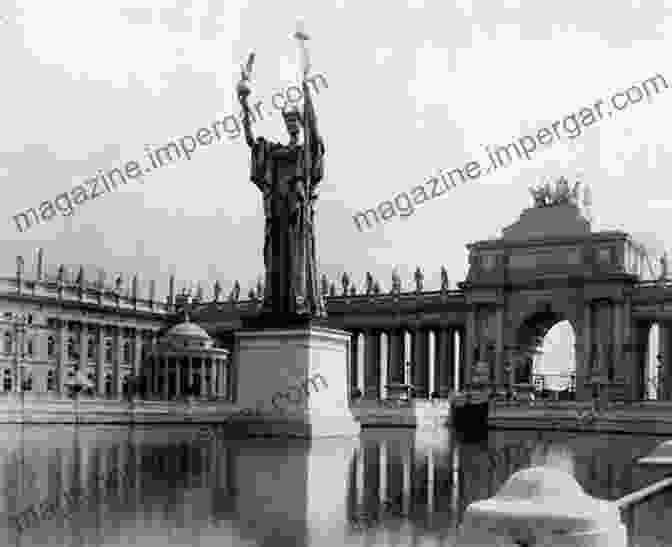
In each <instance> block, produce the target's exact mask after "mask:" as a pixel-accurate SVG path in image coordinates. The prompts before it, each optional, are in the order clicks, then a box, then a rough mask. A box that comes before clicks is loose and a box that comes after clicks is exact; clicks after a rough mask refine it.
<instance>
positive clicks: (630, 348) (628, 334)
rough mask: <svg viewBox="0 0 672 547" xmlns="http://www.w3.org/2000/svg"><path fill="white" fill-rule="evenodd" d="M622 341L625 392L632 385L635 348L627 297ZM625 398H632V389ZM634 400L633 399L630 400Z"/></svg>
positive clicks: (624, 304)
mask: <svg viewBox="0 0 672 547" xmlns="http://www.w3.org/2000/svg"><path fill="white" fill-rule="evenodd" d="M623 340H624V343H625V347H626V349H625V350H624V352H623V353H624V355H623V366H622V375H623V377H624V379H625V381H626V390H627V389H628V386H632V383H633V377H634V376H633V371H634V356H635V346H634V339H633V332H632V301H631V300H630V297H629V296H626V297H625V302H624V303H623ZM626 397H628V398H630V397H632V388H631V389H630V391H629V392H627V393H626ZM630 400H634V399H630Z"/></svg>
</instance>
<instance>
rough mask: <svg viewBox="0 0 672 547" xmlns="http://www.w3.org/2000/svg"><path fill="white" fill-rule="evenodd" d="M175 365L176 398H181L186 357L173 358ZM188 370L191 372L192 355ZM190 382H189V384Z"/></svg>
mask: <svg viewBox="0 0 672 547" xmlns="http://www.w3.org/2000/svg"><path fill="white" fill-rule="evenodd" d="M172 361H173V365H174V366H175V398H177V399H179V398H180V397H182V374H183V373H184V369H185V366H184V361H185V358H184V357H174V358H173V359H172ZM187 370H188V371H189V372H191V357H189V361H188V368H187ZM188 385H189V384H188V383H187V386H188Z"/></svg>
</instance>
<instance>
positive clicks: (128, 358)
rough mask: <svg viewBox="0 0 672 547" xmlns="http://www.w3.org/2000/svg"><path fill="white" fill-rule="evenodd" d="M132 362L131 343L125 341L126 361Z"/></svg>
mask: <svg viewBox="0 0 672 547" xmlns="http://www.w3.org/2000/svg"><path fill="white" fill-rule="evenodd" d="M130 362H131V343H130V342H128V341H126V342H124V363H130Z"/></svg>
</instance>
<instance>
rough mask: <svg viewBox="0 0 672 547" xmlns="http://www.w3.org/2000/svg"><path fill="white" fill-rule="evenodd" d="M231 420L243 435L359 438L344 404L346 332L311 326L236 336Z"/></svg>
mask: <svg viewBox="0 0 672 547" xmlns="http://www.w3.org/2000/svg"><path fill="white" fill-rule="evenodd" d="M235 337H236V346H235V361H234V362H235V366H236V368H237V379H238V381H237V393H238V397H237V400H236V404H237V405H238V406H239V407H241V408H243V409H256V411H255V412H254V413H251V415H248V416H241V417H240V419H238V420H236V423H237V424H238V425H239V426H240V427H239V429H240V430H241V431H242V432H243V433H244V434H246V435H252V436H255V435H269V436H291V437H302V438H316V437H340V436H348V437H349V436H354V435H359V431H360V426H359V423H358V422H357V421H356V420H355V419H354V417H353V415H352V412H351V411H350V406H349V403H348V394H347V386H348V359H349V349H350V334H349V333H347V332H345V331H340V330H334V329H329V328H325V327H316V326H313V325H308V326H305V327H293V328H288V329H280V328H268V329H263V330H257V329H251V330H243V331H240V332H236V334H235Z"/></svg>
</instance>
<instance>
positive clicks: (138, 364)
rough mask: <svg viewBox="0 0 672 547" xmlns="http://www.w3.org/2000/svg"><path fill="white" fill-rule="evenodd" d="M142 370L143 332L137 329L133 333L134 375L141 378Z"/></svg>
mask: <svg viewBox="0 0 672 547" xmlns="http://www.w3.org/2000/svg"><path fill="white" fill-rule="evenodd" d="M141 372H142V332H141V331H140V330H138V329H135V332H134V334H133V376H134V377H135V378H137V379H138V380H139V379H140V374H141Z"/></svg>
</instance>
